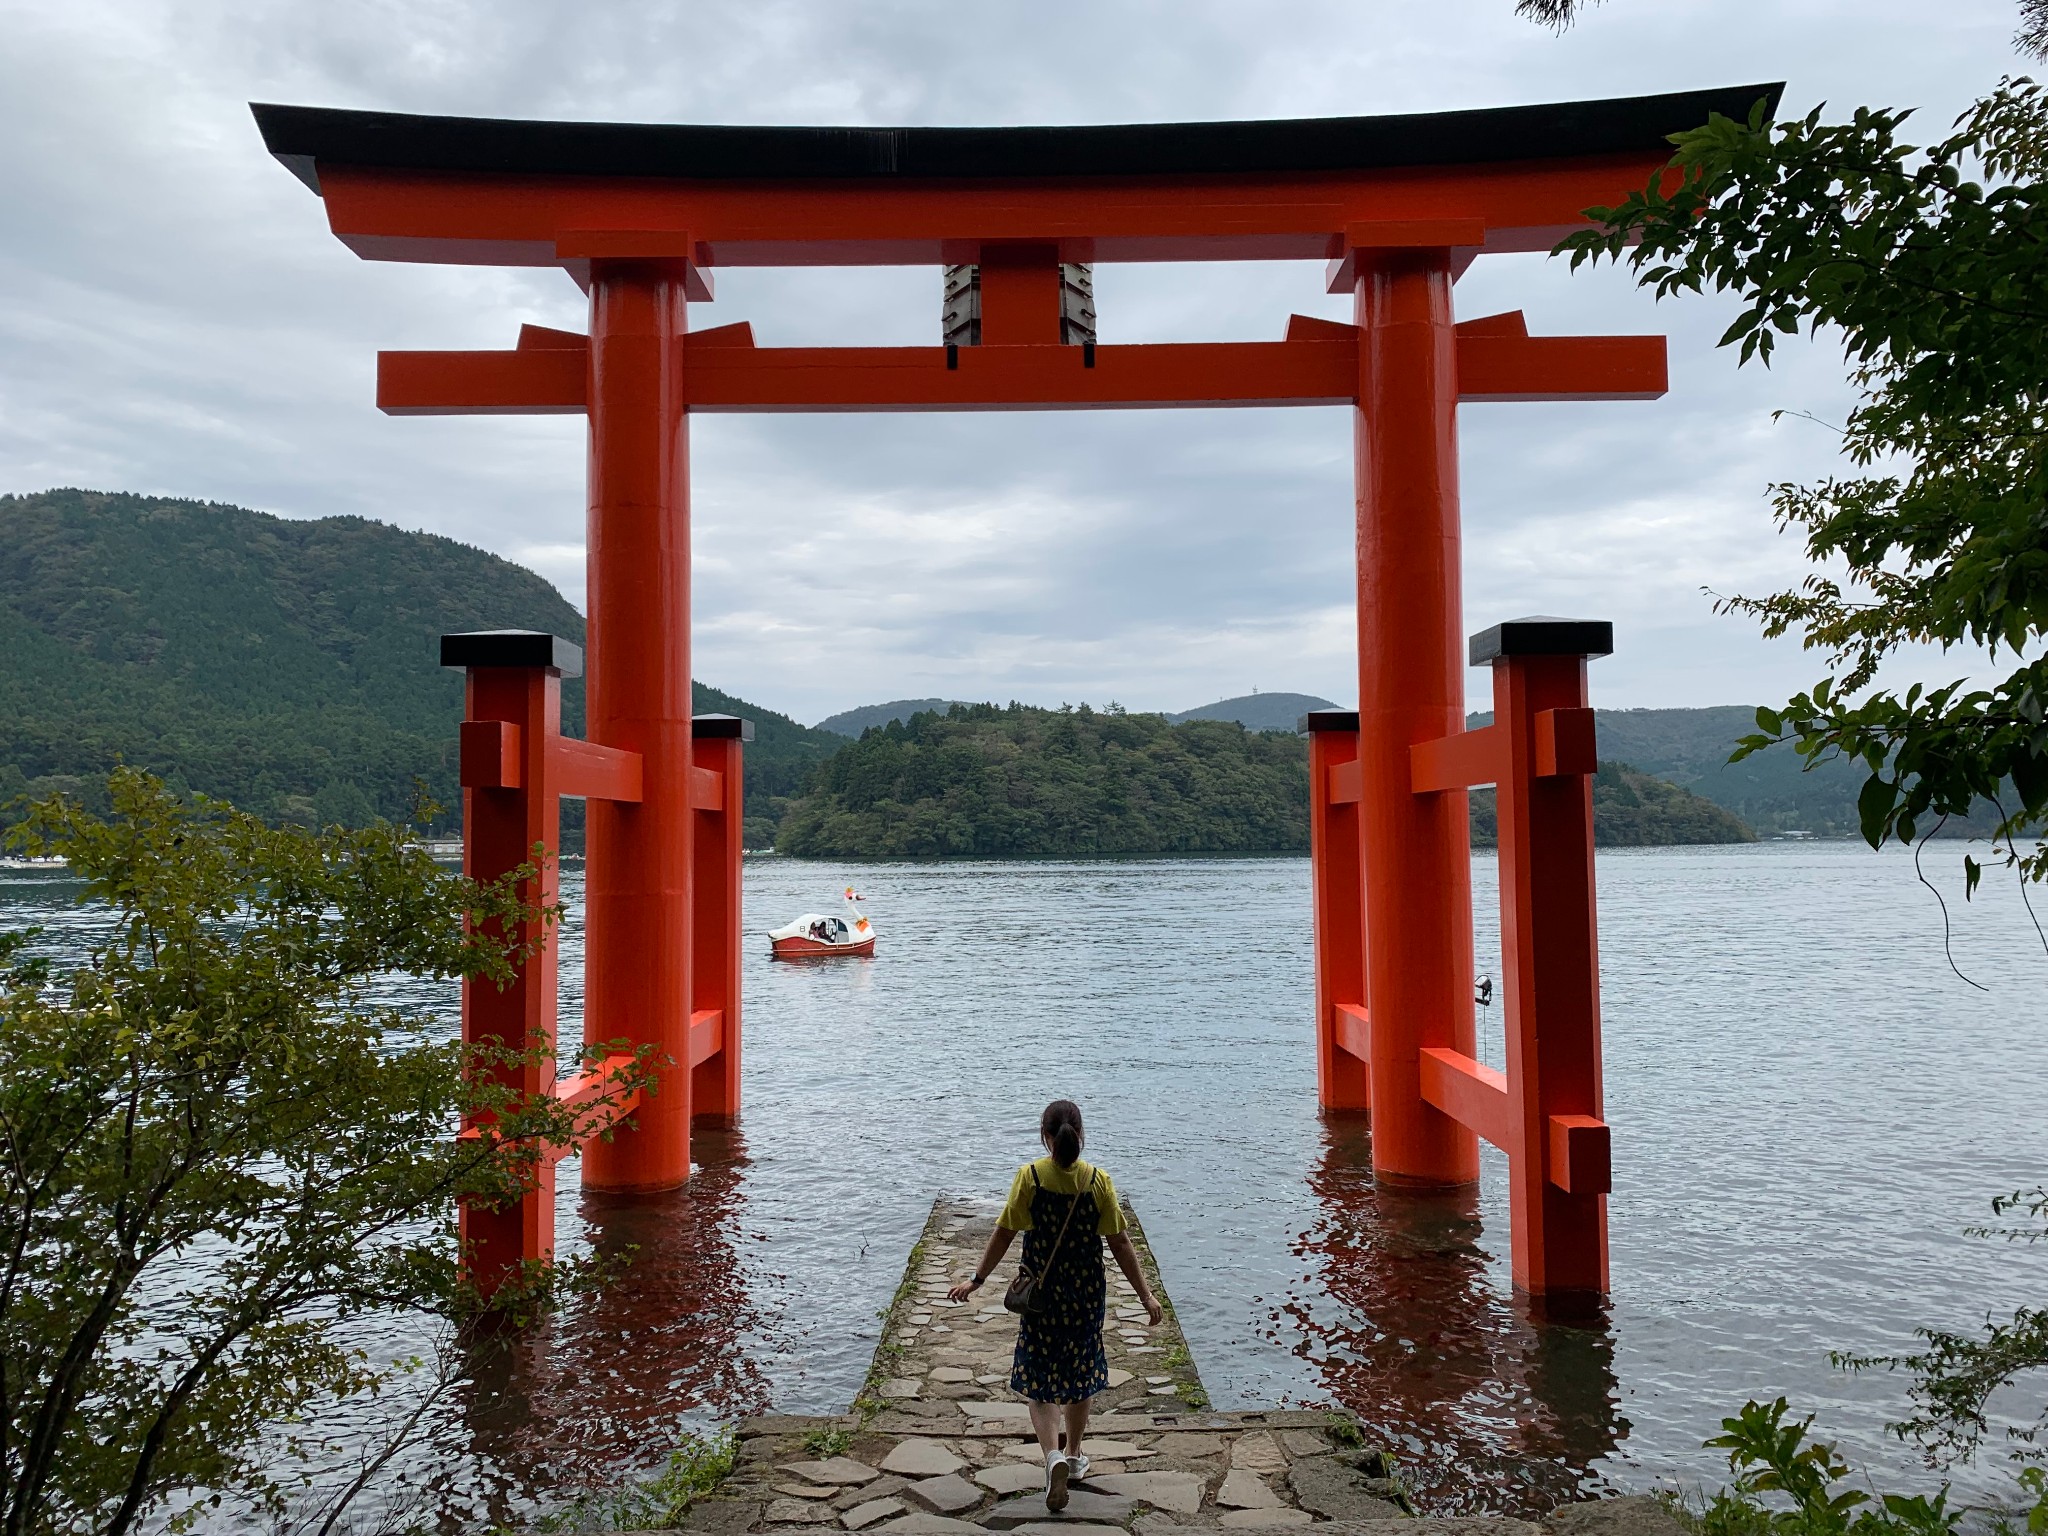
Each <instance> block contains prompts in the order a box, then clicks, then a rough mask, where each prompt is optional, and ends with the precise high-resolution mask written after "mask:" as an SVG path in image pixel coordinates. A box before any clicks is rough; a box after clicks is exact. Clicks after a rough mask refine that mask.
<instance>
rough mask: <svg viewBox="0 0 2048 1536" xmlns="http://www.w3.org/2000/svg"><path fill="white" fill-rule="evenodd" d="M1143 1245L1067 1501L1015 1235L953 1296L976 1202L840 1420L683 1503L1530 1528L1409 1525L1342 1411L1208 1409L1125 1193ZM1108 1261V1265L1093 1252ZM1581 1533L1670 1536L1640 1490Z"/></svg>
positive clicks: (1157, 1525)
mask: <svg viewBox="0 0 2048 1536" xmlns="http://www.w3.org/2000/svg"><path fill="white" fill-rule="evenodd" d="M1125 1214H1126V1215H1127V1216H1128V1217H1129V1218H1130V1229H1131V1240H1132V1242H1133V1243H1134V1244H1135V1245H1136V1247H1137V1250H1138V1254H1139V1258H1140V1261H1141V1262H1142V1263H1143V1264H1144V1266H1145V1270H1146V1274H1147V1277H1148V1278H1149V1279H1150V1281H1151V1284H1152V1288H1153V1291H1154V1294H1156V1295H1157V1296H1158V1297H1159V1299H1160V1301H1161V1303H1162V1304H1163V1305H1164V1306H1165V1308H1166V1314H1167V1315H1166V1320H1165V1321H1164V1322H1163V1323H1162V1324H1161V1325H1160V1326H1159V1327H1157V1328H1151V1327H1148V1326H1147V1325H1146V1323H1145V1316H1144V1311H1143V1309H1142V1308H1140V1307H1139V1306H1138V1304H1137V1297H1136V1296H1135V1295H1134V1294H1133V1293H1132V1291H1131V1290H1130V1288H1129V1286H1128V1285H1126V1284H1125V1282H1124V1279H1123V1276H1122V1274H1121V1273H1120V1272H1119V1271H1118V1270H1117V1268H1116V1266H1115V1265H1114V1263H1108V1270H1109V1280H1110V1290H1109V1307H1110V1313H1109V1323H1108V1327H1107V1328H1106V1330H1105V1343H1106V1346H1107V1349H1108V1353H1109V1361H1110V1377H1109V1379H1110V1387H1109V1390H1108V1391H1107V1392H1106V1393H1104V1394H1103V1395H1102V1396H1101V1397H1099V1398H1098V1399H1097V1400H1096V1405H1095V1415H1094V1417H1093V1418H1092V1419H1091V1420H1090V1423H1089V1432H1088V1438H1087V1439H1086V1441H1084V1443H1083V1445H1082V1447H1081V1448H1082V1450H1083V1451H1084V1452H1085V1453H1086V1454H1087V1456H1088V1458H1089V1461H1090V1463H1091V1465H1090V1470H1089V1475H1088V1478H1087V1480H1086V1481H1085V1482H1079V1483H1076V1484H1074V1486H1073V1491H1072V1496H1071V1500H1070V1502H1069V1503H1068V1505H1067V1508H1066V1509H1065V1511H1064V1512H1062V1513H1060V1514H1057V1515H1055V1514H1053V1513H1052V1512H1051V1511H1049V1510H1047V1509H1046V1507H1045V1498H1044V1482H1045V1467H1044V1460H1043V1458H1042V1456H1041V1455H1040V1453H1039V1450H1038V1445H1037V1442H1036V1440H1035V1439H1033V1437H1032V1434H1031V1426H1030V1423H1029V1422H1028V1419H1027V1417H1026V1409H1025V1405H1024V1403H1023V1401H1022V1400H1021V1399H1020V1398H1019V1397H1018V1396H1017V1395H1016V1394H1015V1393H1013V1392H1011V1391H1010V1390H1009V1379H1010V1351H1011V1347H1012V1345H1013V1344H1014V1342H1015V1340H1016V1333H1017V1327H1016V1319H1015V1318H1014V1317H1012V1316H1011V1315H1010V1314H1009V1313H1008V1312H1006V1311H1004V1310H1003V1305H1002V1296H1003V1291H1004V1288H1005V1287H1006V1286H1007V1285H1008V1284H1009V1281H1010V1277H1011V1276H1012V1275H1013V1274H1014V1273H1015V1270H1016V1261H1017V1257H1018V1255H1019V1253H1020V1252H1021V1248H1022V1245H1021V1244H1018V1245H1014V1246H1013V1247H1012V1248H1011V1251H1010V1255H1009V1257H1008V1258H1006V1260H1005V1261H1004V1263H1003V1264H1002V1265H1001V1266H1000V1267H999V1268H998V1269H997V1271H996V1273H995V1274H994V1275H993V1276H992V1277H991V1278H990V1280H989V1283H988V1285H987V1286H985V1287H984V1288H983V1289H982V1291H981V1292H980V1293H978V1294H977V1295H976V1296H975V1297H974V1298H973V1299H972V1300H970V1301H967V1302H961V1303H955V1302H951V1301H948V1300H947V1299H946V1290H947V1287H948V1286H950V1285H951V1284H952V1283H953V1282H954V1281H955V1280H957V1279H961V1278H964V1277H965V1276H967V1275H969V1274H971V1273H973V1269H974V1265H975V1263H976V1261H977V1260H978V1259H979V1258H980V1256H981V1250H982V1245H983V1244H984V1243H985V1242H986V1241H987V1240H988V1234H989V1230H990V1228H991V1227H992V1226H993V1224H994V1219H995V1213H994V1210H993V1209H992V1208H991V1207H989V1206H987V1205H986V1204H985V1203H984V1204H980V1205H977V1204H973V1203H970V1202H967V1201H962V1200H957V1199H941V1200H939V1201H937V1202H936V1203H935V1204H934V1205H933V1207H932V1213H931V1217H930V1219H929V1220H928V1221H927V1222H926V1223H925V1229H924V1234H923V1236H922V1237H921V1238H920V1239H919V1240H918V1242H917V1245H916V1246H915V1247H914V1248H913V1249H912V1250H911V1254H910V1260H909V1263H908V1264H907V1265H906V1266H905V1269H904V1275H903V1282H902V1284H901V1285H900V1286H899V1287H898V1289H897V1292H896V1295H895V1298H894V1300H893V1301H892V1302H891V1304H890V1307H889V1310H888V1314H887V1316H886V1318H885V1319H884V1323H883V1329H882V1338H881V1342H880V1344H879V1345H878V1346H877V1347H876V1350H875V1357H874V1364H873V1365H872V1367H871V1368H870V1370H869V1372H868V1377H867V1381H866V1383H865V1384H864V1385H863V1387H862V1389H861V1392H860V1394H859V1396H858V1397H857V1398H856V1399H855V1401H854V1402H853V1403H852V1404H851V1405H850V1407H849V1409H848V1411H847V1412H846V1413H844V1414H840V1415H837V1416H833V1417H800V1416H796V1415H787V1414H770V1415H767V1416H764V1417H761V1418H757V1419H751V1420H748V1421H746V1422H744V1423H742V1424H741V1425H740V1426H739V1431H738V1432H739V1437H740V1444H739V1461H738V1464H737V1466H736V1467H735V1469H734V1471H733V1474H732V1476H731V1477H729V1478H728V1479H727V1480H726V1481H725V1483H724V1484H722V1485H721V1486H720V1488H719V1489H718V1490H717V1492H716V1493H715V1494H714V1495H712V1496H710V1497H707V1498H704V1499H702V1500H700V1501H699V1502H698V1503H697V1504H696V1505H695V1506H694V1507H693V1508H692V1509H691V1511H690V1514H689V1517H688V1522H687V1523H688V1525H689V1527H690V1528H691V1529H694V1530H698V1531H702V1532H708V1533H714V1536H738V1533H740V1532H755V1531H759V1532H789V1533H799V1532H800V1533H805V1536H827V1533H828V1532H829V1533H838V1532H845V1531H861V1532H890V1533H899V1532H900V1533H907V1536H955V1533H957V1536H979V1533H984V1532H988V1531H1011V1532H1021V1533H1023V1536H1046V1533H1048V1532H1050V1531H1052V1530H1054V1529H1055V1528H1057V1530H1058V1531H1059V1532H1061V1533H1065V1536H1071V1533H1075V1532H1086V1531H1089V1530H1094V1531H1097V1532H1101V1533H1102V1536H1108V1533H1109V1531H1110V1530H1111V1529H1112V1528H1113V1529H1117V1530H1129V1531H1135V1532H1137V1533H1139V1536H1174V1533H1175V1532H1177V1531H1179V1530H1182V1529H1196V1530H1208V1531H1218V1532H1220V1531H1225V1530H1230V1531H1239V1530H1243V1531H1281V1530H1293V1529H1297V1528H1299V1527H1303V1526H1314V1527H1316V1528H1317V1531H1316V1533H1315V1536H1351V1533H1354V1532H1356V1531H1358V1530H1359V1529H1360V1528H1362V1527H1371V1528H1372V1530H1373V1531H1374V1532H1375V1533H1377V1536H1391V1533H1390V1532H1389V1530H1388V1527H1387V1522H1388V1521H1395V1520H1398V1521H1404V1522H1406V1523H1405V1524H1404V1525H1403V1526H1402V1527H1401V1530H1402V1532H1403V1536H1425V1529H1424V1528H1429V1530H1430V1531H1432V1532H1434V1533H1435V1536H1461V1533H1469V1536H1541V1528H1540V1527H1538V1526H1536V1525H1534V1524H1531V1523H1529V1522H1526V1521H1518V1520H1509V1519H1500V1518H1461V1519H1424V1520H1417V1519H1415V1518H1414V1512H1413V1511H1412V1510H1411V1509H1410V1508H1409V1506H1408V1500H1407V1497H1406V1495H1405V1494H1404V1493H1403V1491H1402V1489H1401V1485H1400V1481H1399V1476H1398V1468H1397V1466H1396V1464H1395V1462H1394V1459H1393V1458H1392V1457H1391V1456H1390V1455H1388V1454H1387V1453H1386V1452H1385V1451H1384V1450H1382V1449H1379V1448H1376V1447H1374V1446H1371V1445H1369V1444H1368V1443H1367V1440H1366V1436H1365V1434H1364V1433H1363V1431H1362V1430H1361V1428H1360V1426H1359V1425H1358V1423H1357V1421H1356V1420H1354V1419H1352V1418H1351V1417H1350V1416H1349V1415H1347V1414H1342V1413H1327V1412H1315V1411H1305V1410H1283V1409H1273V1410H1268V1411H1263V1412H1259V1411H1235V1412H1219V1411H1216V1410H1214V1409H1212V1408H1211V1407H1210V1405H1209V1395H1208V1392H1207V1391H1206V1389H1204V1387H1203V1385H1202V1379H1201V1376H1200V1373H1199V1372H1198V1371H1197V1370H1196V1367H1195V1362H1194V1360H1193V1359H1192V1358H1191V1356H1190V1354H1189V1351H1188V1348H1187V1342H1186V1340H1185V1339H1183V1338H1182V1337H1181V1332H1180V1328H1179V1325H1178V1324H1177V1322H1176V1321H1175V1319H1174V1314H1173V1304H1172V1302H1171V1300H1170V1299H1169V1298H1168V1292H1167V1289H1166V1286H1165V1284H1164V1283H1163V1279H1162V1277H1161V1275H1160V1273H1159V1269H1158V1264H1157V1262H1156V1261H1155V1260H1154V1258H1153V1256H1152V1251H1151V1247H1150V1245H1149V1244H1147V1242H1146V1241H1145V1234H1144V1230H1143V1228H1142V1227H1141V1226H1140V1225H1139V1223H1138V1220H1137V1218H1136V1216H1135V1215H1134V1214H1133V1213H1131V1211H1130V1208H1129V1206H1128V1204H1127V1205H1126V1207H1125ZM1105 1262H1107V1261H1105ZM1562 1514H1576V1515H1577V1516H1578V1518H1577V1522H1576V1524H1573V1525H1571V1526H1570V1527H1569V1528H1566V1527H1565V1526H1562V1525H1559V1524H1558V1522H1559V1520H1560V1518H1561V1516H1553V1517H1552V1521H1551V1524H1552V1526H1553V1527H1554V1530H1553V1531H1552V1532H1551V1533H1550V1536H1682V1532H1681V1529H1680V1527H1679V1526H1678V1525H1677V1523H1676V1522H1675V1521H1674V1520H1673V1519H1672V1517H1671V1516H1670V1515H1669V1514H1668V1513H1667V1512H1665V1511H1664V1510H1663V1509H1662V1508H1661V1506H1658V1505H1657V1504H1656V1503H1655V1502H1654V1501H1652V1500H1643V1499H1615V1500H1607V1501H1603V1502H1602V1503H1601V1504H1598V1505H1582V1506H1575V1507H1574V1511H1567V1512H1561V1515H1562Z"/></svg>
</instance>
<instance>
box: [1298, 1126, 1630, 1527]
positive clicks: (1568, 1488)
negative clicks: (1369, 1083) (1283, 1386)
mask: <svg viewBox="0 0 2048 1536" xmlns="http://www.w3.org/2000/svg"><path fill="white" fill-rule="evenodd" d="M1308 1184H1309V1188H1310V1190H1311V1191H1313V1193H1314V1194H1315V1196H1316V1199H1317V1201H1318V1202H1319V1203H1320V1204H1321V1206H1322V1214H1321V1216H1320V1218H1319V1219H1318V1220H1317V1222H1316V1224H1315V1225H1314V1226H1313V1227H1312V1228H1311V1229H1310V1230H1309V1231H1308V1232H1306V1233H1304V1234H1303V1235H1302V1237H1301V1239H1300V1240H1299V1242H1298V1243H1297V1245H1296V1248H1295V1252H1296V1254H1297V1255H1298V1256H1299V1257H1301V1258H1302V1259H1304V1260H1306V1261H1307V1262H1306V1263H1305V1264H1304V1266H1303V1269H1304V1271H1305V1272H1306V1274H1305V1278H1306V1279H1307V1280H1309V1281H1310V1282H1311V1283H1312V1284H1313V1285H1314V1286H1315V1287H1317V1288H1319V1289H1320V1291H1321V1292H1322V1295H1320V1296H1318V1295H1316V1294H1314V1292H1313V1291H1309V1293H1308V1294H1300V1293H1299V1292H1298V1293H1297V1294H1296V1296H1294V1297H1293V1298H1291V1299H1289V1300H1288V1301H1287V1302H1285V1303H1284V1306H1285V1309H1286V1311H1287V1313H1288V1314H1289V1315H1290V1317H1291V1319H1292V1321H1293V1323H1294V1325H1295V1330H1294V1331H1295V1336H1296V1338H1297V1339H1298V1340H1299V1342H1298V1343H1296V1345H1295V1352H1296V1353H1297V1354H1299V1355H1301V1356H1302V1357H1303V1358H1304V1359H1306V1360H1308V1361H1309V1362H1310V1363H1311V1364H1312V1365H1313V1366H1314V1367H1315V1369H1316V1370H1317V1372H1318V1374H1319V1375H1320V1376H1321V1378H1322V1382H1323V1386H1324V1388H1325V1389H1326V1390H1327V1391H1328V1392H1329V1394H1330V1396H1331V1397H1332V1398H1334V1399H1335V1400H1336V1401H1338V1402H1340V1403H1342V1404H1343V1405H1344V1406H1345V1407H1347V1408H1349V1409H1350V1410H1351V1411H1352V1412H1354V1413H1356V1414H1357V1415H1358V1417H1359V1420H1360V1422H1362V1423H1363V1424H1365V1425H1366V1426H1367V1428H1368V1429H1371V1430H1374V1431H1377V1432H1378V1434H1377V1438H1379V1440H1380V1441H1381V1443H1383V1444H1387V1445H1399V1446H1403V1447H1406V1449H1405V1450H1404V1451H1403V1453H1402V1462H1403V1466H1402V1479H1403V1481H1404V1482H1405V1483H1406V1484H1407V1486H1408V1487H1409V1489H1410V1491H1411V1492H1413V1493H1415V1494H1416V1495H1418V1496H1419V1498H1420V1500H1421V1502H1422V1503H1423V1505H1424V1507H1426V1508H1428V1509H1430V1510H1431V1511H1433V1512H1436V1513H1442V1514H1475V1513H1482V1512H1483V1513H1490V1514H1514V1515H1522V1516H1525V1517H1526V1516H1528V1515H1529V1514H1530V1513H1531V1512H1532V1511H1533V1510H1542V1509H1547V1508H1549V1507H1550V1506H1552V1505H1555V1504H1562V1503H1568V1502H1571V1501H1572V1500H1575V1499H1582V1498H1588V1497H1591V1496H1593V1495H1594V1494H1595V1493H1596V1492H1599V1491H1601V1489H1600V1486H1599V1481H1600V1480H1599V1476H1598V1473H1597V1472H1595V1471H1594V1470H1593V1467H1594V1463H1596V1462H1598V1461H1600V1460H1601V1459H1602V1458H1604V1457H1606V1456H1608V1455H1610V1454H1612V1452H1613V1451H1614V1449H1615V1447H1616V1446H1617V1445H1619V1444H1620V1443H1621V1441H1622V1440H1624V1439H1625V1438H1626V1437H1627V1435H1628V1431H1629V1423H1628V1420H1626V1419H1625V1418H1623V1417H1622V1416H1621V1413H1620V1411H1619V1407H1618V1403H1619V1395H1620V1389H1619V1385H1618V1383H1617V1381H1616V1379H1615V1374H1614V1338H1613V1335H1612V1334H1611V1333H1610V1332H1609V1331H1608V1327H1607V1321H1606V1318H1605V1315H1604V1314H1601V1315H1595V1316H1590V1317H1589V1316H1584V1315H1578V1314H1577V1313H1576V1311H1575V1313H1574V1315H1573V1316H1572V1318H1571V1320H1570V1322H1569V1324H1562V1323H1550V1322H1547V1321H1546V1320H1545V1319H1544V1317H1543V1309H1542V1307H1541V1305H1540V1304H1532V1303H1531V1302H1530V1301H1529V1300H1527V1299H1525V1298H1520V1297H1515V1298H1511V1297H1508V1296H1506V1295H1503V1294H1501V1293H1500V1291H1499V1289H1498V1286H1497V1284H1496V1283H1495V1281H1494V1280H1493V1279H1492V1277H1491V1276H1490V1275H1489V1274H1488V1272H1487V1271H1488V1269H1489V1267H1490V1262H1491V1261H1490V1257H1489V1255H1488V1253H1487V1251H1486V1249H1485V1248H1482V1247H1481V1246H1480V1238H1481V1230H1480V1222H1479V1212H1478V1200H1477V1198H1476V1193H1475V1192H1474V1191H1472V1190H1469V1189H1468V1190H1462V1191H1452V1192H1445V1193H1440V1194H1433V1195H1416V1194H1413V1193H1406V1192H1403V1193H1395V1192H1393V1191H1390V1190H1387V1189H1386V1188H1384V1187H1383V1186H1381V1185H1379V1184H1378V1183H1376V1182H1375V1180H1374V1178H1373V1171H1372V1151H1371V1136H1370V1133H1369V1132H1368V1131H1367V1130H1366V1128H1365V1126H1364V1125H1363V1123H1361V1122H1360V1121H1358V1120H1356V1119H1346V1118H1341V1117H1328V1118H1326V1119H1325V1120H1324V1122H1323V1155H1322V1157H1321V1159H1320V1160H1319V1161H1318V1162H1317V1164H1316V1166H1315V1167H1314V1168H1313V1169H1311V1170H1310V1173H1309V1177H1308ZM1418 1341H1426V1343H1421V1344H1420V1347H1418ZM1489 1498H1493V1499H1494V1500H1495V1501H1496V1502H1493V1503H1486V1502H1484V1501H1486V1500H1487V1499H1489ZM1461 1499H1463V1500H1471V1501H1474V1502H1473V1503H1472V1505H1471V1507H1463V1506H1458V1501H1459V1500H1461ZM1510 1500H1511V1502H1509V1501H1510ZM1454 1506H1458V1507H1454Z"/></svg>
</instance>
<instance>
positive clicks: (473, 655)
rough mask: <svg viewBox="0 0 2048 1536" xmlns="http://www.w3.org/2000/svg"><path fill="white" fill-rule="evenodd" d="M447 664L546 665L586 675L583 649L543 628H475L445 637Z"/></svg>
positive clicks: (443, 652) (443, 659)
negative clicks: (584, 672)
mask: <svg viewBox="0 0 2048 1536" xmlns="http://www.w3.org/2000/svg"><path fill="white" fill-rule="evenodd" d="M441 665H442V666H444V667H546V668H548V669H549V670H550V671H554V672H559V673H561V674H562V676H564V677H581V676H582V675H583V648H582V647H581V646H579V645H575V644H573V643H571V642H570V641H567V640H564V639H563V638H562V637H561V636H560V635H551V634H549V633H548V632H547V631H546V630H541V629H473V630H470V631H468V632H466V633H464V634H459V635H443V636H442V637H441Z"/></svg>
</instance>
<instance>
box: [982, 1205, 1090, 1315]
mask: <svg viewBox="0 0 2048 1536" xmlns="http://www.w3.org/2000/svg"><path fill="white" fill-rule="evenodd" d="M1099 1171H1100V1170H1099V1169H1094V1168H1091V1169H1089V1170H1088V1187H1087V1188H1086V1189H1085V1190H1080V1189H1077V1190H1075V1191H1074V1203H1073V1204H1072V1205H1070V1206H1068V1207H1067V1219H1066V1220H1065V1221H1063V1222H1061V1223H1060V1235H1059V1236H1058V1237H1056V1238H1054V1239H1053V1240H1052V1252H1051V1253H1049V1254H1047V1255H1046V1256H1045V1273H1044V1274H1039V1275H1034V1274H1033V1273H1031V1271H1030V1270H1028V1269H1026V1268H1025V1267H1024V1266H1023V1265H1022V1264H1019V1265H1018V1266H1017V1277H1016V1278H1015V1279H1014V1280H1012V1281H1011V1282H1010V1288H1009V1289H1008V1290H1007V1291H1005V1292H1003V1305H1004V1306H1006V1307H1008V1308H1009V1309H1010V1310H1011V1311H1012V1312H1016V1313H1018V1314H1020V1315H1024V1316H1034V1317H1035V1316H1036V1315H1037V1314H1038V1313H1039V1312H1040V1311H1042V1310H1043V1309H1044V1307H1045V1301H1044V1299H1043V1298H1042V1297H1041V1296H1040V1295H1039V1293H1038V1287H1039V1282H1040V1281H1041V1280H1043V1279H1044V1278H1045V1275H1049V1274H1051V1273H1052V1266H1053V1263H1054V1261H1055V1260H1057V1259H1058V1258H1059V1256H1060V1244H1061V1243H1064V1242H1065V1241H1066V1240H1067V1228H1068V1227H1070V1226H1072V1225H1073V1224H1074V1212H1076V1211H1077V1210H1079V1209H1080V1208H1081V1196H1082V1195H1084V1194H1086V1195H1093V1194H1094V1193H1095V1176H1096V1174H1097V1173H1098V1172H1099ZM1031 1182H1032V1183H1034V1184H1036V1183H1037V1182H1038V1170H1037V1169H1036V1168H1034V1169H1032V1170H1031Z"/></svg>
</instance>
